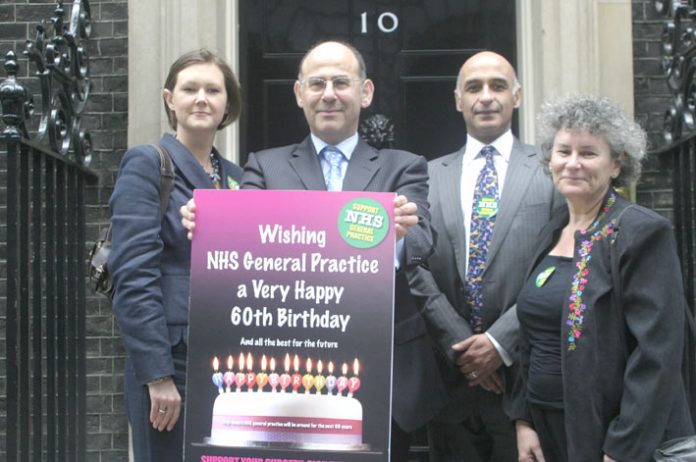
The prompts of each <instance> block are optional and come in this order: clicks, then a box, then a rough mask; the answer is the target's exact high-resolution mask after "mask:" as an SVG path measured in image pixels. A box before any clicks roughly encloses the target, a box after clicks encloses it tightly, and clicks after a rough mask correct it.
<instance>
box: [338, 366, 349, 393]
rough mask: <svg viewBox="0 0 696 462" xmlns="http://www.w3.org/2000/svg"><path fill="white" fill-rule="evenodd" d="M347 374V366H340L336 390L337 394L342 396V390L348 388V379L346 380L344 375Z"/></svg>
mask: <svg viewBox="0 0 696 462" xmlns="http://www.w3.org/2000/svg"><path fill="white" fill-rule="evenodd" d="M347 373H348V364H346V363H343V365H342V366H341V376H340V377H339V378H338V380H336V390H337V391H338V394H339V395H340V394H343V390H345V389H346V387H347V386H348V379H347V378H346V374H347Z"/></svg>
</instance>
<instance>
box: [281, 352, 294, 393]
mask: <svg viewBox="0 0 696 462" xmlns="http://www.w3.org/2000/svg"><path fill="white" fill-rule="evenodd" d="M283 365H284V366H285V372H284V373H283V374H281V376H280V390H281V391H282V392H283V393H285V389H286V388H288V386H290V382H292V379H291V378H290V374H289V372H290V355H289V354H288V353H285V361H284V362H283Z"/></svg>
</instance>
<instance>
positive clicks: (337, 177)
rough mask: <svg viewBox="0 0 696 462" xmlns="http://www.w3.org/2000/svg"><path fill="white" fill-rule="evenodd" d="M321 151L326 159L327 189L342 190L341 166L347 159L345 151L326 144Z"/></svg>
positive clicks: (325, 175) (324, 168)
mask: <svg viewBox="0 0 696 462" xmlns="http://www.w3.org/2000/svg"><path fill="white" fill-rule="evenodd" d="M321 152H322V155H323V156H324V160H325V161H326V162H325V165H324V167H323V171H324V180H325V181H326V189H327V190H329V191H341V190H342V188H343V172H342V170H341V166H342V164H343V162H344V160H345V157H344V156H343V153H342V152H341V151H340V150H339V149H338V148H337V147H335V146H326V147H325V148H324V149H322V151H321Z"/></svg>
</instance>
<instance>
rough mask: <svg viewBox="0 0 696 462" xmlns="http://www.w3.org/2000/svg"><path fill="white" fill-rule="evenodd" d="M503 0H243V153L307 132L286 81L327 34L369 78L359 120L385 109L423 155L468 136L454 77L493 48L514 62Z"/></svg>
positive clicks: (397, 137)
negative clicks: (344, 44) (348, 49)
mask: <svg viewBox="0 0 696 462" xmlns="http://www.w3.org/2000/svg"><path fill="white" fill-rule="evenodd" d="M514 5H515V2H511V1H510V0H391V1H387V0H380V1H372V0H369V1H368V0H299V1H298V0H242V1H241V2H240V7H239V8H240V11H239V17H240V43H241V46H240V50H241V53H240V69H239V73H240V80H241V84H242V89H243V96H244V99H245V105H244V111H243V114H242V118H241V153H242V159H241V161H242V163H244V162H245V161H246V155H247V153H248V152H250V151H256V150H259V149H263V148H268V147H272V146H281V145H285V144H290V143H296V142H299V141H301V140H302V139H303V138H304V137H305V136H306V135H307V134H308V132H309V129H308V127H307V123H306V122H305V120H304V117H303V114H302V111H301V110H300V109H299V108H298V107H297V105H296V103H295V97H294V95H293V92H292V85H293V83H294V81H295V79H296V77H297V68H298V65H299V62H300V59H301V58H302V55H303V54H304V52H305V51H306V50H307V49H308V48H309V47H310V46H311V45H312V44H314V43H316V42H317V41H320V40H324V39H332V38H335V39H340V40H344V41H348V42H350V43H351V44H353V45H354V46H356V48H358V49H359V50H360V51H361V52H362V53H363V55H364V57H365V62H366V64H367V74H368V76H369V77H370V78H372V79H373V80H374V82H375V87H376V90H375V98H374V100H373V102H372V106H371V107H370V108H369V109H367V110H364V111H363V114H362V117H361V120H362V121H363V122H365V120H366V119H368V118H370V117H373V116H375V115H378V114H379V115H383V116H386V118H387V119H388V121H389V123H391V124H393V126H394V132H393V133H394V141H393V143H392V145H393V146H394V147H397V148H401V149H406V150H408V151H412V152H415V153H418V154H421V155H424V156H426V157H427V158H429V159H433V158H435V157H439V156H441V155H443V154H446V153H448V152H451V151H454V150H456V149H458V148H459V147H460V146H461V145H462V144H463V143H464V140H465V135H466V131H465V126H464V121H463V120H462V116H461V114H460V113H458V112H457V111H456V110H455V106H454V95H453V91H454V86H455V81H456V75H457V73H458V71H459V68H460V67H461V65H462V63H463V62H464V61H465V60H466V58H468V57H469V56H471V55H472V54H474V53H476V52H478V51H480V50H483V49H488V50H493V51H497V52H499V53H501V54H502V55H504V56H506V57H507V58H508V59H509V60H510V62H512V64H513V65H515V62H516V53H515V50H516V48H515V37H516V33H515V8H514Z"/></svg>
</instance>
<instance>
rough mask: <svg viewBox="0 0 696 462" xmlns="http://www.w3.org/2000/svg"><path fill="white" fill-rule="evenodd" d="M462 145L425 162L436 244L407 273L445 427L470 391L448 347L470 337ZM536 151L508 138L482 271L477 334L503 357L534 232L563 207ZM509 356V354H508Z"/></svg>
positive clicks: (462, 413)
mask: <svg viewBox="0 0 696 462" xmlns="http://www.w3.org/2000/svg"><path fill="white" fill-rule="evenodd" d="M464 149H465V148H464V147H462V148H461V149H460V150H459V151H457V152H454V153H452V154H448V155H446V156H443V157H441V158H439V159H435V160H432V161H430V163H429V164H428V171H429V174H430V194H429V196H428V200H429V201H430V212H431V214H432V224H433V228H434V229H435V231H436V232H437V233H438V241H437V245H436V246H435V251H434V252H433V255H432V256H431V257H430V258H429V259H428V260H427V264H426V265H423V266H421V267H418V268H414V269H413V270H409V271H408V273H409V280H410V282H411V288H412V292H413V294H414V295H415V297H416V300H417V302H418V304H419V306H420V308H421V311H422V313H423V315H424V317H425V319H426V321H427V324H428V328H429V329H430V334H431V336H432V338H433V339H434V340H435V341H436V344H437V347H438V351H439V353H440V354H441V355H440V356H439V357H440V358H441V359H442V358H446V360H445V361H443V364H442V366H443V370H444V371H445V376H446V381H447V382H448V385H449V388H450V394H451V400H450V404H451V405H450V406H448V407H447V408H446V412H445V416H441V417H442V418H443V419H444V420H446V421H461V420H462V419H463V418H464V417H466V416H467V415H469V414H470V413H471V410H472V409H473V405H474V404H475V403H472V399H473V398H472V396H473V395H472V393H473V389H472V388H471V387H469V386H468V384H467V383H466V381H465V380H464V377H463V376H462V374H461V373H460V372H459V371H458V370H457V369H456V368H455V367H454V360H455V359H456V354H455V352H454V350H452V348H451V346H452V345H454V344H455V343H457V342H460V341H462V340H464V339H466V338H468V337H470V336H471V335H472V329H471V326H470V325H469V317H470V314H471V310H470V307H469V306H468V305H467V303H466V288H465V287H466V285H465V282H466V268H465V262H466V254H465V242H466V239H468V237H467V235H466V230H465V229H464V216H463V214H462V204H461V176H462V159H463V156H464ZM539 156H540V155H539V152H538V150H537V149H536V148H535V147H533V146H529V145H525V144H522V143H520V142H519V141H518V140H517V139H515V141H514V144H513V148H512V153H511V155H510V163H509V165H508V169H507V175H506V177H505V185H504V188H503V195H502V197H501V199H500V207H499V212H498V217H497V218H496V222H495V227H494V228H493V240H492V242H491V245H490V249H489V252H488V261H487V264H486V269H485V270H484V273H483V300H484V307H483V308H484V312H483V315H484V328H485V329H486V330H487V331H488V332H489V333H490V334H491V335H492V336H493V337H494V338H495V339H496V340H497V341H498V342H499V343H500V345H501V346H502V347H503V348H504V349H505V350H506V351H507V352H508V353H510V354H511V355H514V353H515V352H516V348H517V330H518V322H517V315H516V312H515V310H514V309H512V310H511V309H510V308H511V307H512V306H513V305H514V303H515V300H516V298H517V294H518V292H519V291H520V289H521V287H522V282H523V281H524V269H523V268H526V267H527V265H528V264H529V262H530V260H531V258H532V253H533V251H534V246H535V244H536V241H537V237H538V235H539V231H540V230H541V229H542V227H543V226H544V225H545V224H546V223H547V222H548V221H549V218H550V217H551V213H552V210H553V209H554V208H555V207H558V206H560V205H561V204H562V203H563V202H564V201H563V199H562V198H561V197H560V196H559V195H558V193H556V191H555V188H554V187H553V184H552V182H551V179H550V178H549V176H548V175H546V174H545V173H544V171H543V169H542V166H541V163H540V157H539ZM513 357H514V356H513Z"/></svg>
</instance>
